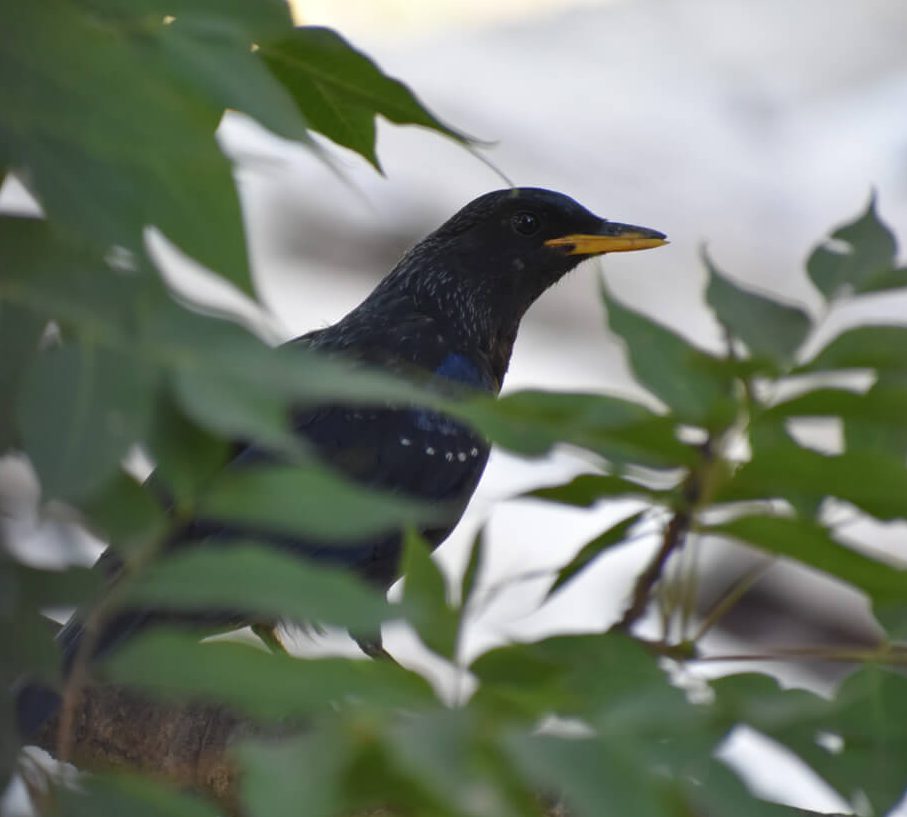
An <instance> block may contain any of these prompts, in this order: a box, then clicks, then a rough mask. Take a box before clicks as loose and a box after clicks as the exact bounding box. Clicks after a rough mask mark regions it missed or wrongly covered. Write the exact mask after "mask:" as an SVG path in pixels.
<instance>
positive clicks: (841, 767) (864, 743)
mask: <svg viewBox="0 0 907 817" xmlns="http://www.w3.org/2000/svg"><path fill="white" fill-rule="evenodd" d="M712 686H713V689H714V690H715V696H716V705H717V711H719V712H721V711H722V710H723V712H724V713H725V717H726V718H727V722H728V723H729V724H731V723H739V722H743V723H747V724H749V725H751V726H752V727H754V728H755V729H758V730H760V731H762V732H764V733H765V734H767V735H769V736H770V737H773V738H775V739H776V740H778V741H780V742H781V743H782V744H783V745H784V746H786V747H788V748H789V749H791V751H793V752H794V753H795V754H796V755H798V756H799V757H800V758H802V759H803V760H804V761H805V762H806V763H807V764H808V765H809V766H811V767H812V768H813V769H814V770H815V771H816V772H818V774H819V775H821V776H822V777H823V778H824V779H825V780H826V782H828V783H829V785H831V786H832V788H834V789H836V790H837V791H838V793H839V794H840V795H841V796H842V797H844V798H845V799H848V800H851V799H852V798H854V796H855V795H856V794H857V793H858V792H860V791H862V792H863V793H864V794H865V795H866V797H867V798H868V800H869V803H870V804H871V806H872V809H873V812H874V813H875V814H886V813H887V812H888V811H889V810H890V809H891V808H893V807H894V805H895V803H897V802H898V800H900V798H901V796H902V795H903V793H904V789H905V787H907V768H905V766H904V763H903V758H904V757H905V753H907V731H905V730H904V723H905V719H907V680H905V679H904V677H903V676H901V675H899V674H898V673H896V672H893V671H889V670H886V669H882V668H879V667H874V666H864V667H863V668H862V669H860V670H859V671H858V672H856V673H854V674H853V675H851V676H850V677H849V678H848V679H847V680H846V681H844V683H843V684H842V686H841V687H840V689H839V690H838V691H837V694H836V695H835V697H834V698H833V699H832V700H826V699H824V698H820V697H819V696H817V695H813V694H811V693H808V692H805V691H803V690H783V689H781V688H780V687H779V686H778V683H777V681H775V680H774V679H770V678H768V677H765V676H758V675H736V676H732V677H728V678H722V679H720V680H718V681H715V682H713V685H712ZM823 734H825V735H833V736H837V738H840V739H841V743H842V745H841V747H840V751H837V750H834V749H828V748H826V747H825V745H823V742H822V740H821V736H822V735H823Z"/></svg>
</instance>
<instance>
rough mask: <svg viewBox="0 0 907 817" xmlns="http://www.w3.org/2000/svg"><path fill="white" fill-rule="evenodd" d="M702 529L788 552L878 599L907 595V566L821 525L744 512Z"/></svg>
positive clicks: (765, 548)
mask: <svg viewBox="0 0 907 817" xmlns="http://www.w3.org/2000/svg"><path fill="white" fill-rule="evenodd" d="M703 533H714V534H719V535H723V536H729V537H732V538H734V539H739V540H740V541H742V542H747V543H748V544H750V545H753V546H755V547H757V548H759V549H760V550H764V551H766V552H767V553H773V554H777V555H780V556H787V557H788V558H791V559H796V560H797V561H798V562H800V563H801V564H805V565H809V566H810V567H814V568H817V569H818V570H822V571H824V572H825V573H828V574H830V575H832V576H835V577H837V578H839V579H841V580H842V581H844V582H847V583H848V584H852V585H854V586H855V587H858V588H859V589H860V590H862V591H864V592H865V593H866V594H867V595H868V596H869V597H870V598H872V599H873V600H875V601H888V602H892V601H897V600H900V599H904V598H907V570H898V569H897V568H895V567H892V566H891V565H889V564H886V563H884V562H879V561H876V560H875V559H870V558H869V557H867V556H864V555H863V554H861V553H858V552H856V551H855V550H852V549H851V548H848V547H846V546H844V545H842V544H841V543H840V542H838V541H836V540H835V539H834V537H833V536H832V535H831V533H830V532H829V531H828V530H827V529H826V528H824V527H822V526H821V525H819V524H817V523H815V522H811V521H809V520H805V519H794V518H789V517H782V516H741V517H738V518H737V519H733V520H731V521H730V522H724V523H722V524H720V525H712V526H709V527H707V528H704V529H703Z"/></svg>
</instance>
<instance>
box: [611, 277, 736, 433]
mask: <svg viewBox="0 0 907 817" xmlns="http://www.w3.org/2000/svg"><path fill="white" fill-rule="evenodd" d="M602 298H603V299H604V302H605V305H606V306H607V308H608V326H609V327H610V329H611V331H612V332H614V333H615V334H617V335H619V336H620V337H621V338H622V339H623V340H624V342H625V344H626V347H627V356H628V358H629V361H630V366H631V368H632V369H633V373H634V375H636V378H637V380H639V382H640V383H641V384H642V385H643V386H645V387H646V388H647V389H649V391H651V392H652V393H653V394H654V395H655V396H656V397H658V398H659V399H660V400H662V401H663V402H664V403H665V404H666V405H668V406H669V407H670V408H671V409H672V410H673V411H674V412H675V413H676V414H677V417H678V419H679V420H680V421H681V422H684V423H691V424H693V425H699V426H706V427H708V428H716V427H720V426H723V425H725V424H726V423H727V422H728V421H729V420H730V418H731V417H732V415H733V403H732V402H731V393H732V391H731V386H732V380H731V377H730V375H729V373H728V369H727V367H726V366H725V365H724V364H723V363H722V361H720V360H718V359H716V358H714V357H712V356H711V355H708V354H706V353H705V352H703V351H702V350H700V349H697V348H696V347H694V346H693V345H692V344H690V343H689V342H688V341H686V340H685V339H683V338H682V337H681V336H680V335H677V334H675V333H674V332H672V331H671V330H670V329H667V328H665V327H664V326H662V325H661V324H658V323H656V322H655V321H653V320H651V319H650V318H647V317H646V316H645V315H642V314H641V313H639V312H635V311H634V310H632V309H629V308H628V307H626V306H624V305H623V304H621V303H620V302H619V301H617V300H615V299H614V298H613V297H612V296H611V294H610V293H609V292H608V290H607V288H606V287H605V286H604V285H603V286H602Z"/></svg>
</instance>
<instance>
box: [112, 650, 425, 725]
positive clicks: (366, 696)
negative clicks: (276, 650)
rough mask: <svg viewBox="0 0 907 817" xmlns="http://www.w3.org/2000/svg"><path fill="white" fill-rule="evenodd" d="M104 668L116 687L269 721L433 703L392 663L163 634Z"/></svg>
mask: <svg viewBox="0 0 907 817" xmlns="http://www.w3.org/2000/svg"><path fill="white" fill-rule="evenodd" d="M103 668H104V671H105V673H106V675H107V676H108V677H109V678H110V679H111V680H113V681H115V682H117V683H123V684H129V685H130V686H135V687H138V688H140V689H145V690H147V691H149V692H152V693H154V694H157V695H162V696H165V697H168V698H177V699H194V700H198V699H203V700H211V701H220V702H222V703H225V704H227V705H229V706H232V707H235V708H236V709H238V710H239V711H241V712H244V713H247V714H249V715H251V716H253V717H261V718H265V719H275V720H284V719H285V718H288V717H293V716H297V715H298V716H305V715H313V714H319V713H322V712H325V711H327V710H328V708H329V707H331V706H335V705H338V704H341V703H344V702H348V703H359V704H361V705H365V706H371V707H378V708H382V709H384V708H388V707H389V708H395V707H416V708H418V707H420V706H425V705H429V704H431V703H433V702H434V701H435V696H434V693H433V692H432V690H431V687H430V686H429V684H428V682H427V681H425V680H424V679H423V678H421V677H420V676H418V675H416V674H415V673H413V672H410V671H409V670H406V669H404V668H403V667H401V666H399V665H397V664H394V663H392V662H390V661H361V660H352V659H346V658H320V659H312V660H301V659H297V658H291V657H289V656H288V655H282V654H275V655H272V654H270V653H265V652H262V651H261V650H259V649H257V648H255V647H250V646H247V645H244V644H238V643H231V642H225V641H214V642H210V643H204V644H199V643H196V642H195V641H194V640H193V639H192V638H190V637H187V636H184V635H175V634H171V633H161V632H157V633H149V634H147V635H143V636H141V637H139V638H136V639H134V640H131V641H129V642H128V643H127V644H125V645H124V646H123V647H121V648H119V649H118V650H117V651H116V652H115V653H114V654H113V655H111V656H110V658H108V659H106V660H105V662H104V665H103Z"/></svg>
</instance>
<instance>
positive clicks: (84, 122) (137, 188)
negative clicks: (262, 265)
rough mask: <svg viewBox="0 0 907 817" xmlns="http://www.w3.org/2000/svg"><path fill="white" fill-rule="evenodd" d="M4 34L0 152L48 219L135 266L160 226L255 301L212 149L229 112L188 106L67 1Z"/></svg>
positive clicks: (135, 35) (221, 164)
mask: <svg viewBox="0 0 907 817" xmlns="http://www.w3.org/2000/svg"><path fill="white" fill-rule="evenodd" d="M5 22H6V31H5V34H6V36H5V37H4V38H3V43H2V46H0V75H2V76H4V77H7V78H8V79H9V80H10V81H8V82H4V83H3V85H2V87H0V108H2V110H3V111H4V118H3V122H2V123H0V145H2V146H3V147H2V152H4V153H8V154H9V156H10V158H11V162H12V163H13V164H14V165H15V166H16V167H17V168H19V169H21V171H22V178H24V179H25V180H26V181H27V184H28V187H29V190H30V191H31V192H32V193H33V194H34V195H35V196H36V198H37V199H38V201H39V202H40V204H41V206H42V208H43V210H44V212H45V213H46V214H47V216H48V218H49V219H50V220H51V221H52V222H54V223H55V224H57V225H58V227H60V228H63V229H64V230H65V231H67V232H68V233H69V234H70V235H75V236H82V237H84V238H86V239H88V240H90V241H92V242H94V243H95V244H96V246H98V248H99V249H100V250H102V251H105V250H106V249H107V248H108V247H110V246H116V247H121V248H125V249H127V250H130V251H132V252H133V253H136V254H139V253H141V252H142V250H143V244H144V230H145V228H146V226H149V225H154V226H157V227H158V228H160V229H161V230H162V231H163V233H164V234H165V235H166V236H167V237H168V238H169V239H171V240H172V241H173V242H174V243H175V244H176V245H177V246H178V247H179V248H180V249H182V250H183V251H184V252H186V253H187V254H188V255H190V256H192V257H193V258H195V259H196V260H198V261H199V262H200V263H202V264H204V265H205V266H207V267H209V268H211V269H213V270H215V271H216V272H219V273H220V274H221V275H224V276H225V277H227V278H228V279H229V280H231V281H232V282H233V283H235V284H236V285H237V286H239V287H240V288H241V289H244V290H245V291H248V292H251V290H252V283H251V279H250V275H249V268H248V259H247V254H246V246H245V239H244V231H243V223H242V215H241V212H240V207H239V199H238V197H237V193H236V188H235V185H234V182H233V177H232V172H231V167H230V164H229V162H228V161H227V159H226V158H225V156H224V155H223V154H222V153H221V151H220V149H219V147H218V146H217V143H216V141H215V139H214V131H215V128H216V127H217V124H218V121H219V119H220V116H221V114H222V110H213V109H212V108H211V107H210V106H209V105H207V104H204V103H202V102H200V101H199V100H198V99H197V98H193V97H192V96H191V95H189V94H187V93H186V92H185V87H184V84H183V83H182V82H180V81H177V80H175V79H174V78H173V76H172V74H170V73H169V72H168V71H167V70H166V68H165V67H164V66H162V65H161V64H160V62H159V61H158V60H157V59H156V58H154V54H153V52H151V51H149V49H148V48H147V38H146V36H144V35H143V33H142V32H141V31H139V30H136V28H135V26H133V25H130V24H124V25H115V24H112V25H98V22H97V20H96V18H95V17H94V15H92V14H91V12H90V11H88V10H87V9H84V8H82V7H80V6H78V5H76V4H73V3H69V2H64V0H46V2H43V3H41V4H40V8H39V7H38V6H37V5H34V4H26V5H22V6H19V7H17V9H16V13H15V14H11V15H6V21H5ZM127 23H128V21H127ZM148 25H149V26H150V29H151V30H154V29H155V27H157V28H160V27H163V20H159V21H149V22H148Z"/></svg>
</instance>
